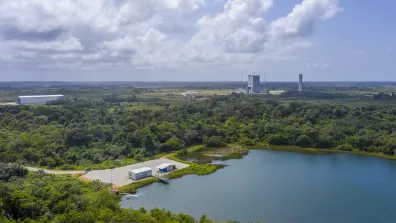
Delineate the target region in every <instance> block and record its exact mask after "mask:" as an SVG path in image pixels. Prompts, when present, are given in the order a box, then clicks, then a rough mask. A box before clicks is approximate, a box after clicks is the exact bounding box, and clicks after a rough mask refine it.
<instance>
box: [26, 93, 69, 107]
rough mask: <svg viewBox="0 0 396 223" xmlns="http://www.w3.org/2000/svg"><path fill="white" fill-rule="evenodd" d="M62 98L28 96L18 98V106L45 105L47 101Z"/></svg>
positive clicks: (55, 96)
mask: <svg viewBox="0 0 396 223" xmlns="http://www.w3.org/2000/svg"><path fill="white" fill-rule="evenodd" d="M59 98H63V95H29V96H19V97H18V104H20V105H26V104H45V103H47V102H48V101H54V100H58V99H59Z"/></svg>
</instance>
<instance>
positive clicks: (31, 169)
mask: <svg viewBox="0 0 396 223" xmlns="http://www.w3.org/2000/svg"><path fill="white" fill-rule="evenodd" d="M26 168H27V169H28V170H29V171H35V172H37V171H39V170H43V171H44V172H46V173H49V174H59V175H74V174H86V173H87V172H86V171H83V170H65V171H64V170H44V169H41V168H36V167H28V166H27V167H26Z"/></svg>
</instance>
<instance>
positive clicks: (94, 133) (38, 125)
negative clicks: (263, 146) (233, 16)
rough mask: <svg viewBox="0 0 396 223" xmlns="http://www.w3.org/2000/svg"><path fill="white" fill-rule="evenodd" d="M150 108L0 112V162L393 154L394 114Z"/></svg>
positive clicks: (216, 102)
mask: <svg viewBox="0 0 396 223" xmlns="http://www.w3.org/2000/svg"><path fill="white" fill-rule="evenodd" d="M152 105H155V107H159V106H161V108H162V109H136V110H131V109H129V107H126V106H124V105H122V104H119V103H109V102H105V101H103V100H76V101H70V103H68V104H65V105H62V106H45V105H44V106H24V105H22V106H3V107H0V161H4V162H15V161H17V160H24V161H25V162H27V163H30V164H32V165H40V166H46V167H50V168H54V167H61V168H64V169H67V168H72V167H73V166H77V165H80V166H89V165H91V164H98V163H101V162H104V161H109V160H122V159H125V158H133V159H136V160H141V159H143V158H145V157H149V156H153V155H155V154H159V153H167V152H170V151H175V150H180V149H183V148H186V147H188V146H191V145H196V144H203V143H204V144H206V145H208V146H211V147H216V146H224V145H225V144H226V143H240V144H243V145H255V144H256V143H269V144H272V145H296V146H302V147H314V148H338V149H342V150H360V151H367V152H377V153H383V154H386V155H391V156H392V155H395V152H396V133H395V132H396V107H394V106H362V107H346V106H343V105H330V104H307V103H298V102H294V103H290V104H282V103H279V102H276V101H272V100H268V101H263V100H262V99H260V98H252V97H247V96H243V95H237V94H233V95H231V96H216V97H212V98H210V99H209V100H208V101H202V102H186V103H183V104H181V105H169V104H162V103H152ZM148 108H150V106H148Z"/></svg>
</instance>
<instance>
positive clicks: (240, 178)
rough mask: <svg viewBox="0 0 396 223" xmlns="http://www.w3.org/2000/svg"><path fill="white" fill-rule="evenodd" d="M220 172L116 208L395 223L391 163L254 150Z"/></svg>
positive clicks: (160, 187)
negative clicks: (155, 208)
mask: <svg viewBox="0 0 396 223" xmlns="http://www.w3.org/2000/svg"><path fill="white" fill-rule="evenodd" d="M226 164H228V165H229V166H227V167H225V168H224V169H220V170H218V171H217V172H215V173H213V174H211V175H207V176H196V175H189V176H184V177H183V178H180V179H175V180H171V181H170V183H169V184H168V185H165V184H161V183H155V184H153V185H150V186H148V187H146V188H142V189H139V190H138V194H137V195H132V196H125V197H123V199H122V201H121V205H122V207H124V208H136V209H137V208H139V207H145V208H146V209H152V208H154V207H159V208H165V209H169V210H171V211H173V212H183V213H186V214H189V215H191V216H193V217H195V218H199V217H200V216H201V215H202V214H206V215H207V216H208V217H210V218H212V219H214V220H237V221H241V222H247V221H256V220H261V221H263V222H269V223H278V222H279V223H286V222H293V223H299V222H304V223H310V222H315V223H316V222H348V223H349V222H359V223H362V222H370V223H371V222H396V162H395V161H393V160H386V159H380V158H376V157H369V156H360V155H352V154H342V153H334V154H300V153H292V152H279V151H268V150H252V151H250V152H249V154H248V155H246V156H245V157H244V158H243V159H237V160H228V161H226Z"/></svg>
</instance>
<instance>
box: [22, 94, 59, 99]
mask: <svg viewBox="0 0 396 223" xmlns="http://www.w3.org/2000/svg"><path fill="white" fill-rule="evenodd" d="M45 97H63V95H61V94H57V95H27V96H18V98H45Z"/></svg>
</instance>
